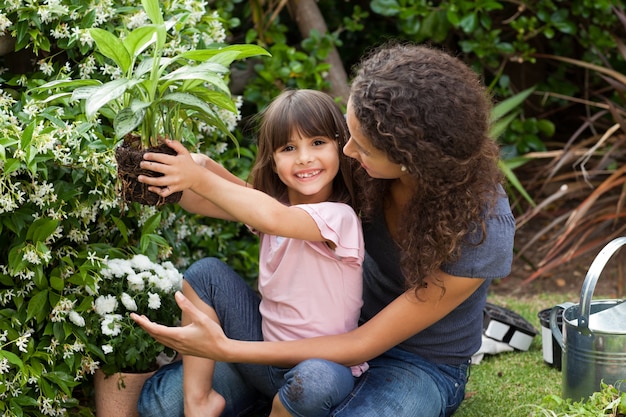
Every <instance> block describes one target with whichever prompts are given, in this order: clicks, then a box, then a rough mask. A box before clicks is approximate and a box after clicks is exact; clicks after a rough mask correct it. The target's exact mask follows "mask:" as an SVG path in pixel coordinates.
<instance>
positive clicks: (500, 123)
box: [489, 112, 519, 139]
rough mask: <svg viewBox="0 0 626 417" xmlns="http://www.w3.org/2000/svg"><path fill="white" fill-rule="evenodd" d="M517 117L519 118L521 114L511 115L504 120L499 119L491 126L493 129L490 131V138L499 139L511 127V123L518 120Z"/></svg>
mask: <svg viewBox="0 0 626 417" xmlns="http://www.w3.org/2000/svg"><path fill="white" fill-rule="evenodd" d="M517 116H519V112H515V113H511V114H509V115H508V116H506V117H504V118H501V119H498V120H497V121H496V122H495V123H493V124H492V125H491V129H490V130H489V137H491V138H492V139H498V138H499V137H500V136H502V134H503V133H504V131H505V130H506V129H507V128H508V127H509V125H510V124H511V122H512V121H514V120H515V119H516V118H517Z"/></svg>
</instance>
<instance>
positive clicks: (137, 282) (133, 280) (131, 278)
mask: <svg viewBox="0 0 626 417" xmlns="http://www.w3.org/2000/svg"><path fill="white" fill-rule="evenodd" d="M126 280H127V281H128V287H129V289H131V290H133V291H137V292H140V291H143V289H144V288H145V286H146V283H145V282H144V280H143V276H142V275H138V274H135V273H133V274H130V275H128V277H126Z"/></svg>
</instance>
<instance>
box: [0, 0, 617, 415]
mask: <svg viewBox="0 0 626 417" xmlns="http://www.w3.org/2000/svg"><path fill="white" fill-rule="evenodd" d="M285 3H286V2H265V1H261V0H249V1H243V0H229V1H227V0H215V1H214V2H209V4H207V3H206V2H204V1H199V0H182V1H179V0H166V1H162V2H160V4H161V6H162V7H163V8H164V10H165V13H166V19H169V18H172V17H175V18H176V19H175V20H176V24H175V25H174V26H173V27H171V28H170V30H169V31H168V36H167V43H166V49H167V51H168V53H170V54H171V56H175V55H177V54H179V53H184V52H186V51H189V50H192V49H202V48H205V47H207V46H209V45H213V44H215V43H218V44H232V43H257V44H259V45H261V46H263V47H265V48H266V49H267V50H268V51H269V52H270V53H271V54H272V56H271V57H258V58H254V59H249V60H247V61H246V63H245V64H244V63H237V64H236V65H234V66H233V76H232V78H231V79H228V80H227V81H230V82H231V85H232V86H234V85H235V84H237V85H239V86H240V88H239V89H238V90H237V93H240V94H241V97H239V98H238V101H237V102H236V104H237V108H238V110H237V112H236V113H232V112H224V111H222V112H220V116H219V117H220V119H221V120H223V121H224V122H225V123H226V124H227V126H228V127H229V129H230V130H231V131H232V133H233V134H234V135H235V136H236V137H237V138H238V139H239V140H240V144H241V147H240V148H239V149H238V150H237V149H234V148H233V146H232V144H229V143H230V142H229V141H228V140H227V139H226V138H224V137H222V136H221V135H220V134H219V133H218V132H215V131H214V130H212V129H210V128H209V127H207V126H196V127H194V129H197V130H194V132H193V134H194V137H195V138H197V142H195V143H193V145H191V146H192V150H195V151H201V152H205V153H208V154H210V155H211V156H212V157H214V158H215V159H216V160H218V161H219V162H221V163H222V164H224V165H225V166H226V167H227V168H229V169H231V170H233V171H234V172H235V173H236V174H238V175H239V176H241V177H246V176H247V174H248V172H249V168H250V164H251V161H252V160H253V158H254V145H252V144H251V143H250V141H249V140H248V139H249V138H248V137H247V136H248V135H249V132H247V131H245V130H243V129H238V124H239V122H240V119H241V117H242V116H243V117H245V116H247V115H249V114H252V113H256V112H257V111H258V110H259V109H262V108H263V107H264V106H265V105H266V104H267V103H269V101H270V100H271V99H272V98H273V97H274V96H275V95H276V94H277V93H278V92H279V91H280V90H281V89H283V88H288V87H306V88H315V89H322V90H324V89H329V87H330V86H329V84H328V82H327V79H326V76H327V72H328V70H329V67H328V65H327V63H325V58H326V57H327V56H328V54H329V52H330V50H331V49H332V48H337V49H338V50H339V53H340V55H341V57H342V60H343V62H344V65H345V67H346V70H347V71H348V72H349V70H350V69H351V67H352V65H353V64H354V63H355V62H356V61H357V60H358V59H359V57H360V56H362V54H363V53H364V52H366V51H367V49H368V48H369V47H370V46H372V45H374V44H378V43H381V42H383V41H385V40H386V39H389V38H394V39H406V40H412V41H418V42H427V43H433V44H435V45H437V46H440V47H443V48H445V49H447V50H448V51H450V52H452V53H453V54H457V55H459V56H461V57H463V59H465V60H466V61H467V62H468V63H470V64H471V65H472V66H473V67H474V68H475V69H476V70H477V71H478V72H479V73H480V74H481V75H482V76H483V78H484V80H485V81H486V83H487V84H488V85H489V86H490V88H491V91H492V93H493V95H494V98H495V99H496V101H502V100H504V99H506V98H508V97H511V96H514V95H515V94H517V93H520V92H522V91H527V89H529V88H533V89H534V90H533V93H532V94H531V95H530V96H529V98H528V100H526V102H525V106H524V107H522V108H519V111H516V112H515V113H514V114H515V118H512V119H510V120H509V119H503V120H506V127H507V128H506V129H505V130H504V131H502V132H500V133H501V135H499V141H500V142H501V143H502V144H503V145H504V148H505V151H506V152H505V153H504V154H503V155H504V156H505V158H507V159H509V160H510V159H511V158H513V157H516V158H518V157H522V156H524V155H526V154H527V152H543V151H546V150H548V151H549V150H550V147H554V146H555V145H554V142H557V141H562V142H566V141H567V140H568V139H570V137H572V138H574V134H576V137H575V138H574V139H576V140H577V141H578V140H580V138H581V137H583V136H584V135H583V133H581V132H587V133H589V136H590V140H591V142H594V141H596V142H597V141H598V138H596V137H594V135H595V133H596V132H597V131H599V132H605V131H607V128H606V126H611V125H612V124H614V123H616V122H621V123H622V124H623V112H622V109H623V101H624V96H623V94H624V92H623V91H621V90H619V89H617V88H615V89H614V90H611V89H610V88H609V89H608V90H607V87H606V86H607V83H606V81H605V79H603V78H602V76H601V74H600V73H597V72H593V71H591V72H590V71H588V70H586V69H584V68H578V67H576V66H574V65H563V64H562V63H559V62H557V61H556V60H552V59H549V58H546V56H549V55H556V56H568V57H572V58H575V59H577V60H579V61H584V62H590V63H594V64H597V65H601V66H604V67H606V68H611V69H615V70H617V71H618V72H621V73H624V72H625V71H624V69H625V67H626V65H625V64H624V58H623V56H622V54H619V53H618V47H617V45H618V44H617V41H616V38H619V37H620V36H621V37H622V38H623V25H621V24H620V16H623V14H620V13H616V10H619V5H618V4H616V2H612V1H610V0H600V1H590V0H571V1H562V0H537V1H521V2H515V3H513V2H504V1H501V0H481V1H473V0H472V1H470V0H462V1H452V0H449V1H441V2H429V1H426V0H371V1H370V0H356V1H349V2H348V1H339V2H336V1H332V0H319V1H318V2H317V3H318V4H319V7H320V9H321V10H322V12H323V13H324V17H325V19H326V23H327V25H328V29H329V31H328V32H327V33H320V32H316V31H313V32H311V33H310V34H309V36H308V37H304V38H302V37H301V36H300V34H299V33H298V30H297V22H296V21H295V19H293V16H291V15H290V14H289V8H287V7H285V8H283V7H282V6H283V5H284V4H285ZM146 22H147V17H146V15H145V14H144V13H142V12H141V8H140V5H139V2H137V1H131V0H104V1H99V2H93V3H91V2H84V1H79V0H50V1H46V2H32V1H23V0H0V42H6V41H8V42H9V45H10V46H9V48H8V49H9V50H14V51H15V52H11V53H9V52H2V53H4V54H5V55H3V56H0V83H1V87H0V189H1V192H0V235H1V240H0V415H16V416H21V415H30V416H42V415H69V414H71V415H79V414H82V415H90V414H91V411H90V410H89V409H85V408H82V407H80V406H79V405H80V404H79V399H78V398H80V395H81V394H80V393H78V391H79V389H78V387H84V386H88V383H89V381H90V376H91V374H92V373H93V371H94V369H95V368H96V367H98V366H101V365H102V364H103V361H104V357H103V356H102V355H101V352H100V351H101V349H100V348H98V347H97V345H96V344H94V343H93V340H92V338H91V337H90V334H88V332H87V331H86V329H85V328H84V327H81V326H79V325H77V324H76V323H75V322H73V321H72V319H71V318H70V315H71V316H72V317H74V319H75V320H76V321H78V322H79V323H80V320H78V319H77V317H76V314H78V315H86V314H87V313H88V312H90V311H92V305H93V303H94V301H95V298H96V297H95V296H94V295H93V294H95V293H94V292H93V291H95V290H96V288H97V287H98V283H99V281H100V280H101V279H102V276H101V273H100V270H101V268H102V263H103V262H104V260H106V259H111V258H131V257H132V256H133V255H134V254H135V253H140V254H143V255H146V256H148V257H149V258H150V259H152V261H155V262H163V261H171V262H172V263H173V264H174V265H175V266H176V267H177V268H178V269H179V270H181V271H182V270H184V268H185V267H186V265H188V264H189V263H190V262H192V261H194V260H196V259H198V258H200V257H203V256H217V257H220V258H223V259H224V260H227V262H228V263H229V264H230V265H232V266H233V267H234V268H235V269H236V270H237V271H238V272H240V273H241V274H242V275H244V276H245V277H247V278H249V279H250V280H251V281H252V280H253V278H254V275H255V272H256V260H257V255H258V254H257V250H258V249H257V246H256V241H255V240H253V238H251V237H250V235H249V234H248V233H247V231H245V229H242V228H241V227H240V226H238V225H236V224H232V223H222V222H219V221H212V220H207V219H203V218H198V217H195V216H190V215H188V214H187V213H185V212H183V211H182V210H180V209H178V208H176V207H173V206H166V207H163V208H162V209H159V210H157V209H155V208H151V207H140V206H137V205H130V206H128V207H126V210H125V211H122V210H121V208H120V206H119V204H118V199H117V194H116V186H115V184H116V176H115V163H114V159H113V158H114V155H113V153H114V148H115V146H116V145H117V140H116V139H114V131H113V124H112V120H113V119H114V117H115V114H113V112H107V111H106V110H103V111H102V112H100V114H99V115H98V119H97V123H93V122H91V121H89V120H87V119H86V118H85V116H84V114H85V111H84V108H82V107H81V106H83V104H82V103H77V102H72V101H70V98H69V97H59V98H58V99H55V100H49V101H46V100H47V99H49V97H48V96H47V95H46V93H44V92H42V91H41V90H38V89H37V88H38V87H40V86H41V85H43V84H45V83H47V82H50V81H52V80H55V79H60V78H65V77H71V78H73V79H85V80H87V79H92V80H94V79H95V80H99V81H100V82H103V83H104V82H107V81H110V80H111V79H114V78H116V77H119V76H120V74H119V73H118V72H117V70H116V69H115V68H114V67H112V66H111V65H110V64H108V63H107V61H106V60H105V57H103V56H102V55H100V54H99V53H97V52H96V50H95V45H94V41H93V39H92V38H91V37H90V35H89V33H90V32H89V29H90V28H92V27H96V28H100V29H103V30H106V31H107V32H110V33H114V34H119V33H121V32H122V29H128V30H132V29H134V28H137V27H141V26H142V25H144V24H146ZM3 35H4V36H3ZM11 41H13V42H14V44H13V45H11V44H10V42H11ZM0 51H5V48H0ZM235 73H236V74H237V77H238V78H239V79H235V76H234V74H235ZM226 76H227V77H228V75H226ZM609 86H610V87H612V86H615V84H614V83H611V82H609ZM598 91H601V92H603V93H604V94H603V95H602V98H601V99H598V101H600V100H601V101H603V102H605V101H607V100H608V101H609V102H610V103H612V104H610V105H608V107H607V108H609V110H608V111H605V112H603V113H600V112H598V113H594V114H593V115H592V117H589V114H590V112H589V111H588V110H589V107H586V106H585V104H584V102H582V103H581V100H577V101H575V100H571V98H573V97H582V98H585V99H588V98H594V97H598V96H597V95H596V92H598ZM607 119H608V120H609V122H607ZM583 120H585V122H584V123H583ZM618 124H619V123H618ZM598 126H599V128H598ZM239 127H241V125H240V126H239ZM621 129H623V127H622V128H621ZM547 139H550V140H551V141H552V142H553V143H552V144H548V143H547V142H546V140H547ZM600 159H601V158H600ZM601 161H602V163H600V164H599V165H598V166H599V168H601V169H602V171H603V172H612V171H614V170H615V169H616V166H617V162H616V160H605V159H602V160H601ZM514 162H515V163H517V164H521V163H522V162H524V161H522V160H517V161H514ZM507 166H508V167H511V168H514V167H515V166H516V165H514V164H509V165H507ZM611 201H615V199H613V200H611ZM619 201H621V199H620V200H619ZM545 206H547V204H546V205H543V206H542V205H540V206H539V207H540V208H541V207H545ZM72 312H73V313H72ZM70 410H71V411H70Z"/></svg>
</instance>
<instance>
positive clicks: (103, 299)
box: [94, 295, 117, 316]
mask: <svg viewBox="0 0 626 417" xmlns="http://www.w3.org/2000/svg"><path fill="white" fill-rule="evenodd" d="M94 304H95V308H96V313H98V314H99V315H100V316H104V315H105V314H109V313H113V312H114V311H115V310H116V309H117V298H115V297H114V296H112V295H101V296H100V297H98V298H96V301H95V302H94Z"/></svg>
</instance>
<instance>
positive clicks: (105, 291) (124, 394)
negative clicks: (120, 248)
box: [83, 255, 183, 417]
mask: <svg viewBox="0 0 626 417" xmlns="http://www.w3.org/2000/svg"><path fill="white" fill-rule="evenodd" d="M98 275H99V277H98V280H97V281H96V286H95V291H94V293H93V295H92V297H93V298H92V299H93V303H92V308H91V309H90V312H89V313H87V314H84V315H83V319H84V326H85V331H86V332H87V333H88V334H89V341H90V344H91V346H90V348H91V350H93V351H95V352H98V354H99V356H100V358H101V359H102V361H103V362H102V364H101V365H100V367H99V369H98V370H97V371H96V374H95V377H94V385H95V394H96V398H95V400H96V408H97V410H98V416H100V417H102V416H108V415H111V416H126V415H135V414H134V410H135V409H136V403H137V398H138V395H139V390H140V389H141V386H142V385H143V382H144V381H145V379H146V378H147V377H149V376H150V375H151V374H152V373H153V372H154V371H155V370H156V369H157V368H158V365H159V359H165V362H167V361H168V360H169V358H172V357H173V356H174V354H175V352H173V351H172V350H171V349H169V348H166V347H165V346H164V345H162V344H160V343H159V342H157V341H156V340H155V339H153V338H152V337H151V336H150V335H149V334H148V333H146V332H145V331H144V330H143V329H142V328H140V327H139V326H137V325H135V323H134V322H133V320H132V319H131V318H130V317H129V314H130V313H131V312H138V313H140V314H145V315H146V316H148V317H150V319H151V320H154V321H156V322H159V323H163V324H166V325H169V326H173V325H176V324H178V322H179V319H180V310H179V308H178V306H177V304H176V301H175V299H174V292H176V291H177V290H180V289H181V285H182V278H183V277H182V274H181V273H180V272H179V271H178V270H177V269H176V268H175V267H174V265H173V264H172V263H171V262H164V263H155V262H152V261H151V260H150V258H148V257H147V256H145V255H134V256H133V257H131V258H129V259H124V258H114V259H106V260H104V261H102V268H101V269H100V270H99V272H98ZM162 362H163V361H162ZM111 406H112V409H111V408H110V407H111ZM109 409H111V411H110V412H108V411H106V410H109ZM124 410H129V411H124Z"/></svg>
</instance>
